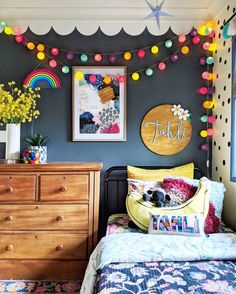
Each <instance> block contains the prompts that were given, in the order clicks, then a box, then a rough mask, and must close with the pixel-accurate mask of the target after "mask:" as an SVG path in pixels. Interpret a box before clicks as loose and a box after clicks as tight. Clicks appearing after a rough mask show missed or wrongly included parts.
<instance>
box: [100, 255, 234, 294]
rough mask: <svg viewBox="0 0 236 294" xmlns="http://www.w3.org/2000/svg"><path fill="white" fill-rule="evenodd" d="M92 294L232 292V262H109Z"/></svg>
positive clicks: (101, 270) (102, 270)
mask: <svg viewBox="0 0 236 294" xmlns="http://www.w3.org/2000/svg"><path fill="white" fill-rule="evenodd" d="M96 293H98V294H105V293H107V294H108V293H121V294H126V293H127V294H128V293H133V294H138V293H140V294H141V293H142V294H147V293H150V294H155V293H162V294H180V293H181V294H182V293H194V294H197V293H199V294H200V293H211V294H212V293H225V294H226V293H227V294H229V293H231V294H233V293H236V262H231V261H207V262H201V261H200V262H199V261H194V262H152V263H113V264H109V265H106V266H104V267H103V268H102V269H100V270H99V271H98V276H97V281H96Z"/></svg>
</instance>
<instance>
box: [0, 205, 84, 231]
mask: <svg viewBox="0 0 236 294" xmlns="http://www.w3.org/2000/svg"><path fill="white" fill-rule="evenodd" d="M87 229H88V205H87V204H75V205H0V230H84V231H87Z"/></svg>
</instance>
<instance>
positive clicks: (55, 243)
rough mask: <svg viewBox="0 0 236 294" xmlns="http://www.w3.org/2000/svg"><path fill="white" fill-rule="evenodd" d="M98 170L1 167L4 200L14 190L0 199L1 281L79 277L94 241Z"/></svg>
mask: <svg viewBox="0 0 236 294" xmlns="http://www.w3.org/2000/svg"><path fill="white" fill-rule="evenodd" d="M101 167H102V164H101V163H83V164H80V163H53V164H45V165H37V166H36V165H25V164H12V165H5V164H1V165H0V178H2V182H1V184H2V187H3V188H2V190H4V189H5V190H4V191H5V192H4V196H5V194H6V187H7V188H9V189H8V190H7V191H8V192H7V193H9V194H13V193H15V192H16V191H17V193H16V194H15V195H17V196H14V197H12V198H10V197H4V198H3V197H2V198H1V199H0V268H1V270H0V279H39V280H40V279H46V280H48V279H56V280H59V279H82V277H83V274H84V271H85V267H86V264H87V262H88V258H89V254H90V253H91V252H92V250H93V249H94V246H95V245H96V243H97V226H98V204H99V189H100V187H99V177H100V168H101ZM13 177H14V181H12V178H13ZM9 180H11V181H12V182H11V183H14V187H13V186H12V185H11V186H9ZM0 187H1V185H0ZM32 191H33V197H32ZM29 195H31V196H30V197H29ZM97 198H98V199H97ZM1 201H2V202H1ZM95 206H96V207H95Z"/></svg>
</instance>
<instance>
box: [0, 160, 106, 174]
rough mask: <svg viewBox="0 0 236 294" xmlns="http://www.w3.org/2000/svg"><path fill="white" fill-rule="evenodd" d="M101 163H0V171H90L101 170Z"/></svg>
mask: <svg viewBox="0 0 236 294" xmlns="http://www.w3.org/2000/svg"><path fill="white" fill-rule="evenodd" d="M102 166H103V164H102V163H101V162H50V163H46V164H34V165H32V164H1V165H0V173H1V172H7V173H8V172H13V171H16V172H18V173H19V172H21V171H22V172H25V171H27V172H28V171H30V172H46V171H52V172H54V173H55V172H57V171H59V172H66V171H69V172H72V171H91V170H97V171H99V170H101V168H102Z"/></svg>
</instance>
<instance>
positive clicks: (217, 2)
mask: <svg viewBox="0 0 236 294" xmlns="http://www.w3.org/2000/svg"><path fill="white" fill-rule="evenodd" d="M150 2H153V4H155V2H156V0H150ZM0 3H1V10H0V18H1V20H6V21H7V22H8V23H9V25H10V26H11V27H14V26H20V27H21V28H22V31H23V32H24V31H25V30H26V29H27V28H28V27H29V28H30V29H31V31H33V32H34V33H35V34H38V35H43V34H46V33H47V32H48V31H49V30H50V29H51V28H53V29H54V30H55V31H56V32H57V33H58V34H60V35H67V34H70V33H71V32H72V31H73V30H74V29H75V28H76V29H77V30H78V31H79V32H80V33H82V34H84V35H92V34H94V33H95V32H96V31H97V30H98V28H99V27H100V29H101V30H102V32H103V33H105V34H106V35H116V34H117V33H119V32H120V31H121V29H124V31H125V32H126V33H127V34H129V35H139V34H141V33H142V32H143V31H144V30H145V28H146V27H147V29H148V31H149V32H150V33H151V34H153V35H162V34H164V33H165V32H166V31H167V30H168V29H169V28H170V27H171V29H172V30H173V32H174V33H176V34H181V33H185V32H188V31H190V30H191V28H192V27H197V26H200V25H201V24H203V23H204V22H206V21H207V20H210V19H212V18H214V17H215V16H216V15H217V14H218V12H219V11H220V10H221V9H222V8H223V6H224V5H225V1H224V0H198V1H189V0H181V1H180V0H166V1H165V3H164V5H163V11H168V12H169V13H171V14H172V15H173V17H170V16H168V17H161V28H160V30H159V29H158V28H157V24H156V22H155V20H144V17H145V16H146V15H147V14H149V13H150V10H149V8H148V6H147V5H146V3H145V1H144V0H119V1H118V0H116V1H115V0H93V1H92V0H86V1H85V0H77V1H76V0H67V1H65V0H50V1H46V0H41V1H40V2H37V1H32V0H22V1H18V0H8V1H2V0H0Z"/></svg>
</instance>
